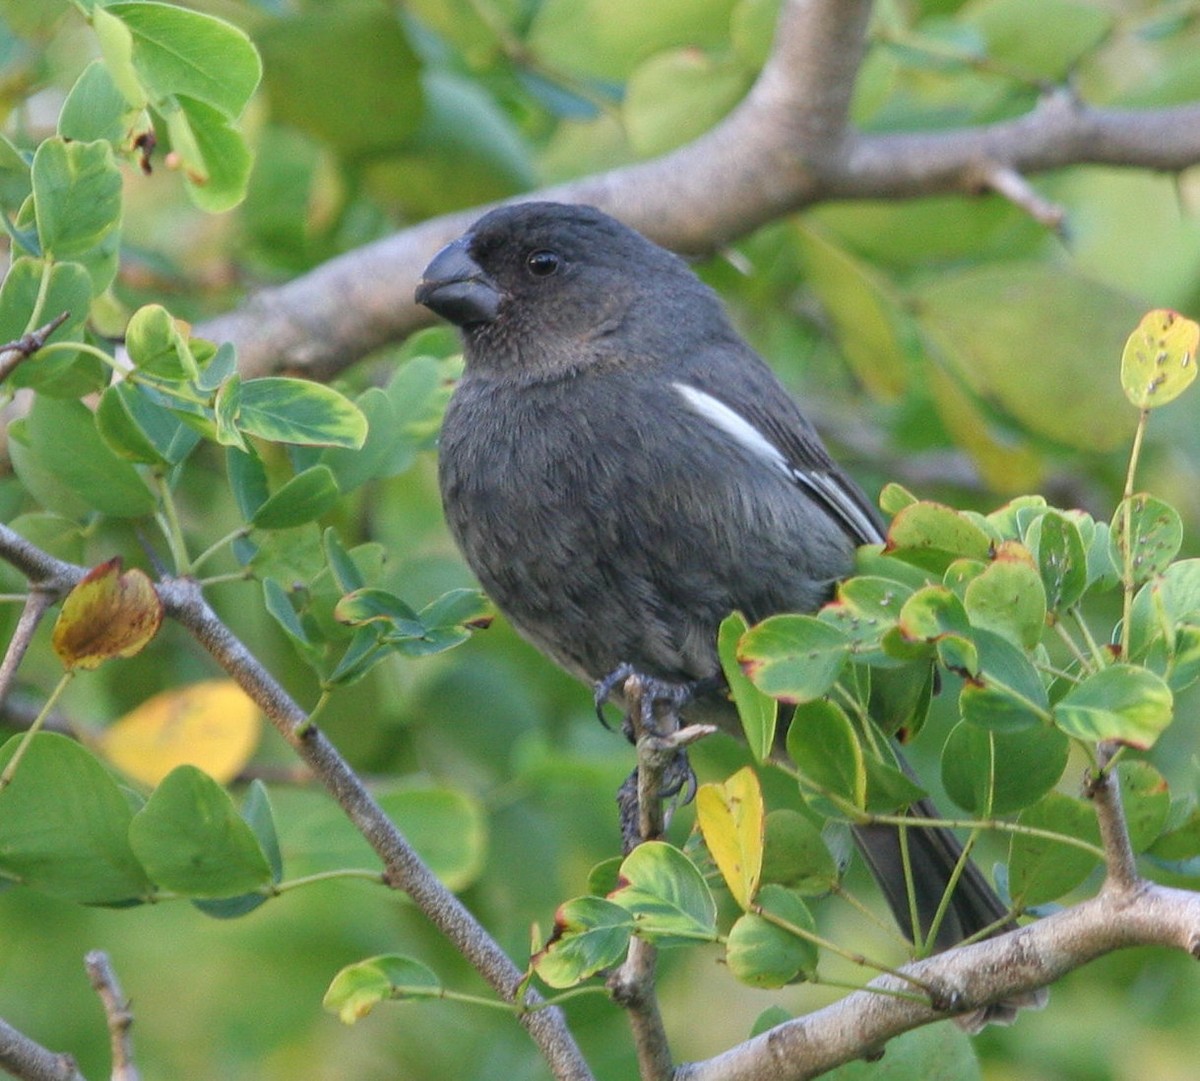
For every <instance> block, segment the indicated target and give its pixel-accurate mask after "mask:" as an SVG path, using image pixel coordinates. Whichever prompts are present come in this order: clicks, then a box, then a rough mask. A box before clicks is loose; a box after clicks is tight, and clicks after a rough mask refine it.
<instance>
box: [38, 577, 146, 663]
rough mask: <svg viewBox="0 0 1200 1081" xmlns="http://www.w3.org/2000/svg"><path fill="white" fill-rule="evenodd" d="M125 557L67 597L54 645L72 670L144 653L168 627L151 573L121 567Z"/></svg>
mask: <svg viewBox="0 0 1200 1081" xmlns="http://www.w3.org/2000/svg"><path fill="white" fill-rule="evenodd" d="M121 566H122V563H121V557H120V556H116V557H115V558H113V559H110V560H109V561H108V562H107V563H101V564H100V565H99V566H98V567H93V568H92V569H91V570H90V571H88V573H87V574H85V575H84V576H83V578H81V579H80V581H79V584H78V585H76V586H75V588H74V589H72V590H71V592H70V593H68V594H67V596H66V599H65V600H64V601H63V606H62V611H61V612H60V613H59V614H58V620H57V621H56V622H55V624H54V635H53V639H52V642H53V645H54V652H55V653H57V654H58V657H59V660H61V661H62V662H63V664H64V665H65V666H66V667H67V668H69V669H91V668H97V667H99V666H100V665H101V664H102V663H103V662H104V661H107V660H110V659H111V658H113V657H132V656H133V655H134V654H135V653H139V652H141V650H142V649H144V648H145V646H146V645H147V643H149V641H150V639H152V638H153V637H154V636H155V635H156V634H157V633H158V628H159V626H160V625H161V624H162V615H163V613H162V602H161V601H160V600H159V599H158V594H157V593H156V592H155V590H154V583H153V582H151V581H150V578H149V576H148V575H147V574H146V572H145V571H142V570H139V569H138V568H136V567H134V568H131V569H130V570H127V571H122V569H121Z"/></svg>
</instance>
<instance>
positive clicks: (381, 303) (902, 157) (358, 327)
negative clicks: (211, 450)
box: [197, 0, 1200, 378]
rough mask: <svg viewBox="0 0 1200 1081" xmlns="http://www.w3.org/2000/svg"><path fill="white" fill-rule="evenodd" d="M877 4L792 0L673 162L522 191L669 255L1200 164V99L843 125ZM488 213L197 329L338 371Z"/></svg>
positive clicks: (1059, 105)
mask: <svg viewBox="0 0 1200 1081" xmlns="http://www.w3.org/2000/svg"><path fill="white" fill-rule="evenodd" d="M871 7H872V5H871V3H870V0H787V2H786V3H785V4H784V5H783V8H782V10H781V12H780V17H779V23H778V30H777V33H776V38H775V42H774V45H773V49H772V52H771V55H770V57H769V58H768V60H767V62H766V64H765V65H764V67H763V69H762V72H761V73H760V75H759V77H758V79H757V80H756V82H755V83H754V85H753V86H752V87H751V89H750V91H749V93H748V94H747V95H746V97H745V99H744V100H743V101H742V102H741V103H740V104H739V105H738V106H737V108H735V109H734V110H733V111H732V112H731V113H730V114H729V115H728V116H727V117H726V118H725V119H724V120H723V121H722V122H721V123H719V124H717V125H716V126H715V127H713V128H712V129H711V130H709V131H708V132H706V133H705V134H703V135H701V136H700V137H699V138H697V139H696V140H694V141H693V142H691V143H689V144H687V145H686V146H682V147H679V148H678V149H676V150H673V151H671V152H670V153H667V154H664V155H662V156H661V157H658V158H655V159H652V160H650V161H645V162H638V163H636V164H632V165H627V166H624V167H622V168H618V169H613V170H610V171H608V172H604V173H599V174H596V175H593V176H588V177H583V178H580V179H579V180H574V181H571V182H569V183H565V184H559V185H555V186H553V187H549V188H545V189H542V190H540V191H537V192H531V193H529V194H528V195H526V196H523V197H522V198H545V199H556V200H561V201H564V202H584V203H592V204H595V205H596V206H599V207H601V208H602V209H604V210H606V211H608V212H609V213H611V214H613V215H615V216H616V217H618V218H620V219H622V220H623V221H625V222H627V223H628V224H629V225H632V226H633V227H634V228H636V229H638V230H640V231H641V232H643V233H645V234H646V235H647V236H649V237H650V238H651V239H653V240H656V241H657V242H658V243H660V244H663V245H664V246H666V247H668V248H672V249H674V250H676V251H680V252H684V253H690V254H702V253H709V252H712V251H714V250H717V249H718V248H720V247H721V246H722V245H723V244H726V243H728V242H729V241H731V240H733V239H735V238H736V237H739V236H743V235H745V234H746V233H749V232H750V231H752V230H753V229H756V228H758V227H759V226H761V225H763V224H765V223H767V222H770V221H773V220H774V219H776V218H778V217H781V216H782V215H785V214H790V213H794V212H795V211H797V210H800V209H802V208H804V207H806V206H810V205H812V204H813V203H816V202H819V201H822V200H828V199H887V198H892V199H896V198H915V197H917V196H922V195H934V194H945V193H955V192H957V193H961V194H966V195H976V194H978V193H979V192H980V191H982V190H987V189H991V188H998V189H1000V190H1002V193H1003V194H1004V195H1005V196H1006V197H1008V198H1013V195H1014V193H1015V192H1017V191H1018V190H1019V189H1020V188H1021V186H1022V185H1021V183H1020V180H1021V178H1023V177H1024V176H1025V175H1026V174H1030V173H1038V172H1044V171H1046V170H1050V169H1059V168H1062V167H1064V166H1067V165H1075V164H1084V163H1092V164H1110V165H1128V166H1133V167H1138V168H1145V169H1160V170H1170V171H1177V170H1180V169H1183V168H1186V167H1187V166H1189V165H1193V164H1195V163H1196V162H1198V161H1200V105H1183V106H1177V107H1174V108H1164V109H1155V110H1139V111H1132V110H1116V109H1093V108H1090V107H1088V106H1086V105H1084V104H1082V103H1080V102H1079V101H1077V100H1076V99H1075V98H1074V97H1073V96H1072V95H1071V94H1070V93H1069V92H1068V91H1066V90H1059V91H1056V92H1053V93H1051V94H1049V95H1047V96H1046V97H1045V98H1043V99H1042V101H1041V102H1039V103H1038V105H1037V106H1036V107H1035V108H1033V109H1032V110H1031V111H1030V112H1029V113H1027V114H1026V115H1024V116H1021V117H1017V118H1016V119H1012V120H1005V121H1001V122H998V123H994V124H985V125H980V126H977V127H968V128H957V129H951V130H946V131H933V132H912V133H900V134H894V133H861V132H857V131H855V130H854V129H853V128H852V127H851V126H850V125H849V122H848V119H847V117H848V109H849V102H850V99H851V96H852V94H853V91H854V83H855V78H856V75H857V72H858V68H859V65H860V63H861V60H862V56H863V53H864V51H865V47H866V24H867V19H868V17H869V14H870V11H871ZM989 178H991V179H989ZM1030 192H1031V189H1028V188H1027V186H1026V194H1025V195H1024V196H1023V197H1022V198H1023V200H1024V201H1023V203H1022V205H1025V206H1027V207H1028V208H1030V209H1032V210H1036V211H1037V215H1038V216H1039V217H1042V216H1046V214H1047V213H1048V210H1049V204H1044V205H1042V204H1039V203H1036V202H1033V201H1031V200H1030V197H1029V193H1030ZM714 193H718V194H719V197H716V198H714ZM1018 201H1019V202H1021V200H1018ZM484 209H485V208H484V207H475V208H472V209H470V210H466V211H462V212H459V213H455V214H447V215H444V216H442V217H438V218H433V219H430V220H429V221H426V222H423V223H421V224H419V225H416V226H414V227H413V228H410V229H406V230H403V231H402V232H399V233H396V234H394V235H393V236H390V237H387V238H385V239H383V240H380V241H377V242H375V243H373V244H368V245H366V246H364V247H362V248H358V249H356V250H354V251H351V252H347V253H346V254H344V255H341V256H338V257H337V258H335V259H331V260H330V261H329V262H327V263H324V264H323V265H321V266H319V267H317V268H316V269H314V270H312V271H311V272H309V273H308V274H306V275H304V276H302V277H300V278H297V279H295V280H294V281H292V282H289V283H288V284H286V285H283V286H280V287H278V288H275V289H269V290H264V291H262V292H260V293H258V294H257V295H255V296H253V297H251V298H249V299H248V300H247V301H246V302H245V304H244V305H243V306H242V307H241V308H239V309H237V310H236V311H233V312H230V313H227V314H225V315H223V316H219V317H217V318H214V319H210V320H208V321H207V322H205V323H203V324H201V325H200V326H199V327H198V328H197V333H199V334H201V335H202V336H204V337H208V338H212V339H215V340H217V341H225V340H228V341H232V342H233V343H234V344H235V345H236V346H237V348H238V352H239V357H240V363H241V366H242V371H243V373H244V374H246V375H261V374H263V373H265V372H269V371H276V370H295V371H299V372H301V373H303V374H306V375H309V376H311V377H313V378H328V377H329V376H330V375H332V374H334V373H336V372H337V371H339V370H341V369H342V368H344V367H345V366H346V365H348V364H351V363H353V362H354V361H355V360H357V359H359V358H360V357H362V356H364V355H365V354H367V353H369V352H370V351H371V350H373V349H376V348H379V347H380V346H382V345H385V344H387V343H389V342H392V341H396V340H398V339H401V338H403V337H405V336H406V335H408V334H410V333H411V332H412V331H414V330H416V329H418V328H419V327H421V326H424V325H426V324H427V323H429V322H430V321H431V318H432V317H431V316H430V315H429V313H428V312H427V311H425V309H423V308H420V307H418V306H417V305H416V303H415V302H414V301H413V290H414V289H415V287H416V284H417V278H418V275H419V274H420V271H421V269H422V267H424V266H425V264H426V263H427V262H428V260H429V258H430V256H432V254H433V253H434V251H435V250H436V249H437V248H438V247H440V246H441V245H442V244H444V243H446V242H447V241H449V240H450V239H452V238H453V237H454V236H457V235H458V234H459V233H461V232H462V231H463V230H464V229H465V228H466V227H467V226H468V225H469V224H470V223H471V222H472V221H474V220H475V219H476V218H477V217H478V216H479V214H480V213H482V211H483V210H484Z"/></svg>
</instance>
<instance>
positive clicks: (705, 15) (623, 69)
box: [525, 0, 734, 80]
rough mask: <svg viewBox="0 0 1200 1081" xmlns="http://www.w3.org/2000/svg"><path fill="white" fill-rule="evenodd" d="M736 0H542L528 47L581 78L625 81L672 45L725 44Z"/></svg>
mask: <svg viewBox="0 0 1200 1081" xmlns="http://www.w3.org/2000/svg"><path fill="white" fill-rule="evenodd" d="M733 6H734V0H694V2H693V3H689V4H688V5H687V6H686V7H681V8H676V7H675V6H674V5H672V4H645V3H639V2H638V0H546V2H545V3H542V4H539V5H538V7H537V9H536V15H535V16H534V18H533V23H532V25H531V26H530V28H529V36H528V37H527V39H526V42H525V43H526V45H527V47H528V48H529V49H531V50H532V52H533V55H535V56H552V57H554V62H555V65H556V66H559V67H562V68H565V69H566V70H568V71H573V72H577V73H579V74H582V75H585V76H595V77H597V78H600V79H612V80H624V79H625V78H627V77H628V75H629V73H630V72H631V71H633V69H634V68H635V67H636V66H637V65H638V63H640V62H641V61H642V60H644V59H645V58H646V57H648V56H652V55H653V54H654V53H657V52H661V51H662V50H663V49H668V48H670V47H671V46H673V45H690V46H693V47H696V48H701V49H703V48H708V47H713V48H715V47H724V46H726V45H727V44H728V36H729V17H730V12H731V10H732V8H733Z"/></svg>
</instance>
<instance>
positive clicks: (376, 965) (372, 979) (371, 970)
mask: <svg viewBox="0 0 1200 1081" xmlns="http://www.w3.org/2000/svg"><path fill="white" fill-rule="evenodd" d="M441 994H442V982H441V980H439V979H438V978H437V976H436V974H435V973H434V972H433V971H432V970H430V969H429V968H427V967H426V966H425V965H423V964H421V962H420V961H414V960H413V959H412V958H411V957H403V956H401V955H400V954H395V953H391V954H383V955H381V956H379V957H370V958H368V959H367V960H365V961H358V962H356V963H355V964H353V965H347V966H346V967H345V968H343V969H342V970H341V972H339V973H338V974H337V975H336V976H335V977H334V978H333V982H332V983H330V985H329V990H328V991H326V992H325V997H324V999H322V1000H321V1005H323V1006H324V1007H325V1009H327V1010H328V1011H329V1012H330V1013H334V1014H337V1016H338V1017H339V1018H340V1019H341V1020H342V1021H343V1022H344V1023H345V1024H347V1025H352V1024H354V1022H355V1021H358V1020H360V1019H362V1018H363V1017H366V1016H367V1014H369V1013H370V1012H371V1010H372V1009H374V1007H376V1006H377V1005H379V1003H381V1002H386V1001H388V1000H392V999H394V1000H398V1001H401V1002H404V1001H408V1000H411V999H422V998H440V997H441Z"/></svg>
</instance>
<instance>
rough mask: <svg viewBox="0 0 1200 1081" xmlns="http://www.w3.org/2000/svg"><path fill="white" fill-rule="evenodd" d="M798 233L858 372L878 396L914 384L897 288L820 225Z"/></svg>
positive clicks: (815, 283) (811, 279) (810, 274)
mask: <svg viewBox="0 0 1200 1081" xmlns="http://www.w3.org/2000/svg"><path fill="white" fill-rule="evenodd" d="M796 237H797V240H798V242H799V247H800V252H801V256H802V258H803V260H804V264H803V265H804V271H805V273H804V280H805V282H806V283H807V284H808V286H809V288H811V289H812V290H813V292H815V293H816V295H817V299H818V300H819V301H820V303H821V306H822V308H823V309H824V311H825V314H826V315H827V316H828V317H829V320H830V321H831V322H832V324H833V329H834V333H835V335H836V337H837V343H838V345H839V347H840V348H841V351H842V353H843V355H844V356H845V358H846V360H847V362H848V363H849V364H850V367H851V368H852V369H853V370H854V374H855V375H856V376H857V377H858V378H859V380H861V381H862V383H863V384H864V386H866V387H867V388H868V389H869V390H870V391H871V392H872V393H873V394H874V395H875V396H876V397H878V398H882V399H884V400H888V399H895V398H897V397H899V396H900V395H901V394H903V393H904V390H905V388H906V387H907V385H908V381H909V361H908V356H907V351H906V349H905V345H904V341H903V335H904V334H906V333H907V327H906V326H905V323H904V321H903V319H902V314H901V312H900V310H899V305H898V303H897V297H896V291H895V287H894V286H891V285H889V283H887V282H886V281H885V280H884V279H883V277H882V276H881V275H880V274H879V273H878V272H877V271H876V270H874V269H873V268H872V267H871V265H870V264H868V263H866V262H864V261H862V260H861V259H858V258H857V257H855V256H854V255H852V254H851V253H850V252H848V251H846V250H845V249H844V248H842V247H840V246H838V245H837V244H835V243H834V242H833V240H832V239H831V238H830V237H829V236H827V235H826V234H825V233H824V232H823V231H822V230H820V229H819V228H816V227H813V226H811V225H810V226H808V227H806V228H798V229H797V230H796ZM896 510H899V508H898V507H895V508H894V509H893V510H892V511H891V513H895V512H896Z"/></svg>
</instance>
